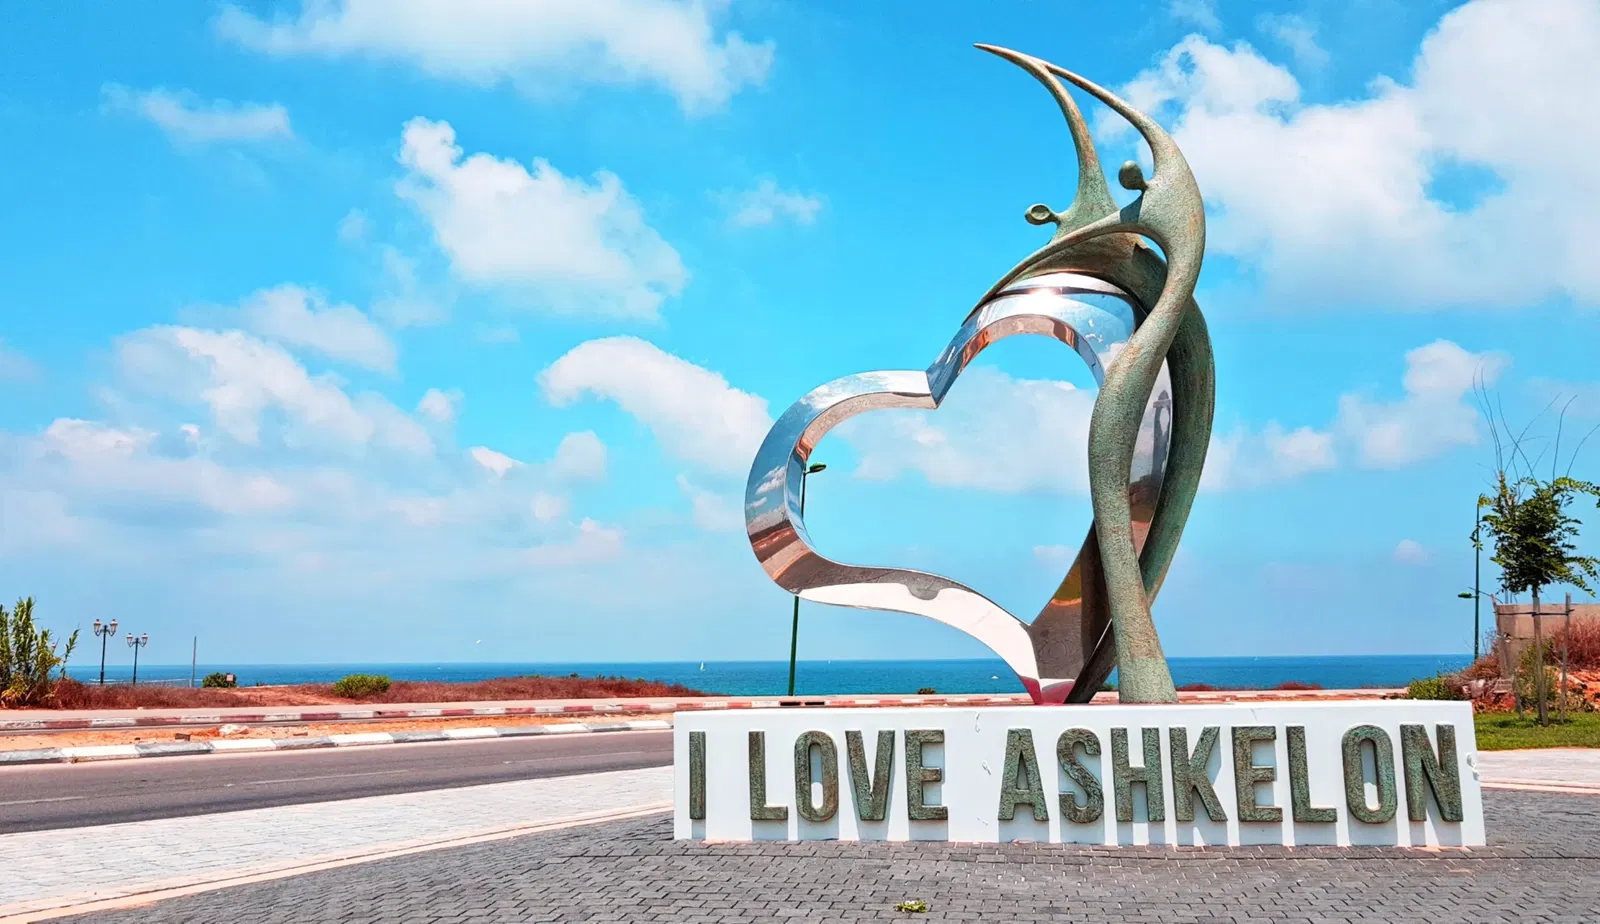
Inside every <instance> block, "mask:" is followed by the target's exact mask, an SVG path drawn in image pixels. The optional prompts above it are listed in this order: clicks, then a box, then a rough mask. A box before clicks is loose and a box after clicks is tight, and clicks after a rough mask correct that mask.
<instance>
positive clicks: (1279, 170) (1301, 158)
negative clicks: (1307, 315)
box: [1106, 0, 1600, 308]
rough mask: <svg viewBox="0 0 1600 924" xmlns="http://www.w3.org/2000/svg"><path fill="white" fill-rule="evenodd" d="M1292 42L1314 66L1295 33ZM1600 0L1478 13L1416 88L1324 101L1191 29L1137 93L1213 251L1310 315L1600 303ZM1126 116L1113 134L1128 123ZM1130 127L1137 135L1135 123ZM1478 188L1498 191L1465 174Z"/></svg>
mask: <svg viewBox="0 0 1600 924" xmlns="http://www.w3.org/2000/svg"><path fill="white" fill-rule="evenodd" d="M1269 25H1270V26H1272V27H1273V29H1274V31H1275V34H1276V37H1277V39H1278V40H1280V41H1284V42H1289V43H1290V44H1291V47H1293V46H1294V45H1295V44H1296V43H1298V44H1299V47H1298V48H1296V49H1295V53H1296V54H1297V55H1299V56H1300V57H1301V58H1302V59H1303V58H1304V57H1305V56H1306V55H1307V54H1308V53H1309V54H1313V55H1314V54H1315V52H1313V51H1312V50H1311V49H1312V46H1311V45H1308V44H1306V39H1307V36H1306V35H1303V34H1301V33H1297V32H1295V31H1294V25H1295V24H1293V23H1288V22H1283V21H1273V22H1272V23H1269ZM1597 46H1600V5H1597V4H1595V3H1593V2H1592V0H1473V2H1470V3H1467V4H1464V5H1462V6H1461V7H1459V8H1457V9H1455V10H1454V11H1452V12H1450V13H1449V14H1447V15H1446V16H1445V17H1444V18H1443V19H1441V20H1440V22H1439V23H1438V25H1437V27H1436V28H1435V29H1434V30H1433V31H1432V32H1431V33H1429V35H1428V36H1427V38H1426V39H1425V40H1424V41H1423V42H1422V45H1421V48H1420V49H1419V50H1418V52H1417V55H1416V58H1415V60H1414V61H1413V63H1412V68H1411V73H1410V75H1409V77H1408V78H1407V79H1405V80H1397V79H1387V78H1380V79H1378V80H1375V81H1374V82H1373V83H1372V85H1371V86H1372V89H1371V90H1370V92H1369V93H1368V94H1367V95H1365V96H1364V97H1362V98H1359V99H1351V100H1343V101H1338V102H1333V103H1327V104H1308V103H1305V102H1304V101H1303V100H1302V99H1301V92H1300V85H1299V82H1298V81H1297V80H1296V79H1295V77H1294V76H1293V75H1292V74H1291V73H1290V72H1289V71H1288V70H1286V69H1285V68H1283V67H1281V66H1279V65H1277V64H1274V63H1272V62H1270V61H1268V60H1267V59H1266V58H1265V57H1263V56H1262V55H1261V54H1260V53H1259V52H1258V51H1257V50H1256V49H1254V48H1252V47H1251V46H1250V45H1249V44H1246V43H1244V42H1238V43H1235V44H1233V45H1229V46H1223V45H1219V44H1215V43H1213V42H1211V41H1209V40H1208V39H1205V38H1203V37H1201V36H1198V35H1192V36H1190V37H1188V38H1186V39H1185V40H1183V41H1182V42H1181V43H1179V44H1178V45H1177V46H1176V47H1174V48H1173V49H1172V50H1171V51H1170V52H1168V53H1167V55H1166V56H1165V57H1164V58H1163V59H1162V60H1161V61H1160V62H1159V63H1158V64H1157V65H1156V66H1155V67H1154V68H1152V69H1150V70H1148V71H1146V72H1145V73H1143V74H1141V75H1140V76H1139V77H1138V78H1137V79H1135V80H1134V81H1133V82H1132V83H1131V84H1129V85H1128V86H1127V87H1126V88H1125V92H1126V93H1127V95H1128V97H1129V99H1130V101H1131V102H1132V103H1133V104H1134V105H1136V106H1139V107H1141V108H1144V109H1146V110H1147V111H1152V112H1155V113H1157V114H1158V115H1160V116H1161V117H1162V118H1163V119H1164V120H1165V121H1166V122H1167V123H1168V124H1169V125H1172V126H1173V131H1174V135H1175V137H1176V139H1177V141H1178V143H1179V144H1180V146H1182V148H1183V150H1184V152H1185V154H1186V155H1187V157H1188V159H1189V161H1190V164H1191V165H1192V166H1193V168H1194V172H1195V176H1196V178H1197V180H1198V181H1199V184H1200V188H1201V189H1202V190H1203V191H1204V193H1205V195H1206V200H1207V203H1208V205H1209V206H1210V207H1211V219H1210V225H1209V229H1208V230H1209V234H1208V239H1207V243H1208V245H1209V247H1210V248H1211V249H1212V250H1213V251H1214V252H1217V253H1223V254H1229V255H1232V256H1235V257H1238V258H1240V259H1242V260H1245V261H1247V262H1248V263H1249V264H1251V265H1253V266H1255V267H1257V268H1258V269H1259V271H1260V274H1261V278H1262V279H1263V281H1264V283H1265V285H1266V287H1267V289H1268V291H1269V294H1271V295H1273V296H1276V297H1278V298H1281V299H1283V300H1285V301H1288V302H1290V303H1299V304H1305V305H1312V304H1335V303H1364V304H1375V305H1381V306H1385V307H1398V308H1407V307H1429V306H1437V305H1470V304H1493V305H1523V304H1529V303H1532V302H1537V301H1539V300H1541V299H1547V298H1570V299H1572V300H1574V301H1577V302H1581V303H1589V304H1593V303H1597V302H1600V263H1597V262H1596V261H1594V260H1592V259H1590V255H1591V254H1593V253H1594V252H1595V251H1596V250H1597V249H1600V227H1597V226H1596V225H1595V224H1594V223H1593V222H1592V221H1590V220H1589V219H1588V216H1589V215H1591V214H1592V213H1593V212H1595V211H1596V209H1597V208H1600V164H1597V163H1595V162H1593V161H1588V160H1583V159H1582V158H1578V159H1574V158H1573V157H1572V156H1571V152H1573V151H1583V150H1589V149H1592V148H1594V147H1595V146H1596V145H1597V144H1600V120H1595V119H1585V118H1582V117H1581V116H1579V114H1580V113H1583V112H1586V111H1589V110H1590V109H1591V108H1592V105H1591V95H1592V94H1591V92H1590V88H1591V87H1594V86H1596V85H1600V56H1596V55H1595V54H1594V53H1593V50H1594V48H1595V47H1597ZM1117 124H1118V123H1116V122H1115V121H1108V122H1107V123H1106V126H1107V127H1108V128H1109V127H1112V126H1113V125H1117ZM1124 131H1126V129H1124ZM1474 174H1479V175H1482V176H1485V177H1487V178H1488V179H1487V181H1483V182H1473V181H1470V180H1468V179H1463V177H1470V176H1472V175H1474Z"/></svg>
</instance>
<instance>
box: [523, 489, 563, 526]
mask: <svg viewBox="0 0 1600 924" xmlns="http://www.w3.org/2000/svg"><path fill="white" fill-rule="evenodd" d="M530 509H531V510H532V511H533V518H534V519H535V520H538V521H539V522H541V523H548V522H550V521H552V520H559V519H561V518H562V517H564V516H566V515H567V513H568V512H570V511H571V510H572V501H571V500H570V499H568V498H567V496H566V495H564V494H547V493H545V492H544V491H536V492H534V495H533V502H532V504H531V506H530Z"/></svg>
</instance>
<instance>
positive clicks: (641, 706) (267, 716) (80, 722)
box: [0, 688, 1405, 734]
mask: <svg viewBox="0 0 1600 924" xmlns="http://www.w3.org/2000/svg"><path fill="white" fill-rule="evenodd" d="M1404 692H1405V691H1404V690H1399V689H1379V688H1373V689H1366V690H1311V691H1295V692H1292V693H1284V692H1280V691H1276V690H1215V691H1211V690H1208V691H1204V692H1185V691H1179V693H1178V698H1179V701H1180V702H1197V703H1210V702H1230V703H1231V702H1240V703H1249V702H1276V701H1280V700H1283V699H1285V698H1290V699H1297V700H1312V701H1316V700H1321V699H1394V698H1396V697H1399V696H1402V695H1403V694H1404ZM1102 695H1103V696H1106V697H1107V700H1106V701H1115V696H1114V695H1107V694H1102ZM1029 702H1031V700H1029V698H1028V697H1027V696H1026V695H1024V694H1021V693H1002V694H982V693H974V694H953V695H949V696H939V695H931V696H817V697H775V698H766V699H725V698H715V699H714V698H705V699H685V700H675V701H656V702H637V701H627V700H611V701H601V702H589V703H551V704H549V705H537V706H462V707H453V708H448V709H447V708H441V707H419V708H415V709H385V708H383V707H381V706H379V707H365V708H359V709H328V708H327V707H318V708H316V709H307V710H304V711H299V710H296V711H288V710H282V709H279V710H275V711H271V712H266V711H263V712H251V713H232V714H229V715H221V714H218V713H214V712H193V713H188V714H185V715H153V716H142V715H141V716H107V717H102V718H72V719H52V718H31V717H30V718H10V717H0V734H3V733H7V732H30V731H84V730H99V729H115V728H173V727H177V728H182V727H186V726H212V725H227V724H230V723H231V724H235V725H267V724H273V723H312V722H349V721H382V720H384V719H454V718H478V717H485V716H503V715H613V714H619V713H640V712H647V713H655V714H661V713H673V712H694V711H699V710H705V709H785V708H790V709H792V708H803V707H815V706H826V707H865V706H1014V705H1026V704H1027V703H1029ZM34 715H38V713H34Z"/></svg>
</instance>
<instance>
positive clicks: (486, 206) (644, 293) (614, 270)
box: [397, 118, 688, 317]
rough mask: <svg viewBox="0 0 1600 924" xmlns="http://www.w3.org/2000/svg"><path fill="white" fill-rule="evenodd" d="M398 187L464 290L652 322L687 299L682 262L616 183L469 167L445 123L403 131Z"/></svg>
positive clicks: (513, 166) (470, 160)
mask: <svg viewBox="0 0 1600 924" xmlns="http://www.w3.org/2000/svg"><path fill="white" fill-rule="evenodd" d="M400 161H401V163H402V164H404V165H405V167H406V176H405V178H404V179H402V180H401V181H400V183H399V185H398V186H397V192H398V193H399V194H400V196H401V197H403V198H405V199H408V200H410V201H411V202H412V203H414V204H415V205H416V206H417V208H418V209H419V210H420V211H421V212H422V214H423V215H424V216H425V217H426V218H427V219H428V221H429V223H430V224H431V225H432V227H433V233H434V238H435V240H437V242H438V244H439V246H440V247H441V248H442V249H443V250H444V251H445V253H446V254H448V255H449V257H450V260H451V265H452V266H453V267H454V269H455V271H456V273H457V274H458V275H459V276H460V277H461V278H462V279H464V280H466V281H468V282H471V283H475V284H479V285H486V286H495V287H501V288H506V289H511V290H515V291H519V292H522V293H524V294H525V295H526V296H527V297H528V298H529V299H531V300H532V301H533V302H535V303H536V304H538V305H541V306H543V307H547V308H550V309H553V310H556V311H563V312H588V313H595V314H601V315H611V316H618V317H654V316H655V314H656V311H657V309H658V308H659V307H660V306H661V303H662V302H663V301H664V300H665V299H667V298H670V297H673V296H676V295H677V294H678V293H679V292H681V291H682V290H683V286H684V284H685V282H687V280H688V273H687V271H685V270H684V268H683V262H682V261H681V260H680V259H679V257H678V252H677V251H676V250H674V249H672V247H671V245H669V244H668V243H667V242H666V241H664V240H662V239H661V235H659V234H657V233H656V232H655V230H654V229H652V228H651V227H650V226H648V225H647V224H645V220H644V213H643V211H642V210H641V209H640V208H639V205H638V203H636V202H635V201H634V200H633V198H632V197H631V196H629V195H628V193H627V191H626V190H624V189H623V188H622V181H621V180H619V179H618V178H617V177H616V176H615V175H613V174H610V173H607V172H604V171H601V172H599V173H597V174H596V175H595V179H594V182H593V183H592V184H591V183H586V182H584V181H583V180H582V179H578V178H569V177H567V176H564V175H563V174H562V173H561V171H559V170H557V169H556V168H555V167H553V166H551V164H550V163H549V162H548V161H546V160H543V159H535V160H534V161H533V171H532V172H531V173H530V172H529V171H528V169H527V168H525V167H523V166H522V165H521V164H520V163H517V162H516V161H514V160H501V159H499V158H496V157H494V156H492V155H489V154H474V155H472V156H470V157H465V158H463V152H462V149H461V148H460V147H459V146H458V145H457V144H456V136H455V130H454V129H453V128H451V127H450V124H449V123H447V122H430V121H428V120H427V119H420V118H419V119H412V120H411V121H410V122H408V123H406V127H405V132H404V136H403V139H402V144H401V151H400Z"/></svg>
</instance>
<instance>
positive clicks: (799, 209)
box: [721, 180, 822, 228]
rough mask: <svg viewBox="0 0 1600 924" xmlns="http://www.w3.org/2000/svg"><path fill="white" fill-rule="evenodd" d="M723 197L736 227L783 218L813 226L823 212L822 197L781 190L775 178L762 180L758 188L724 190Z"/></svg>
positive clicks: (781, 219)
mask: <svg viewBox="0 0 1600 924" xmlns="http://www.w3.org/2000/svg"><path fill="white" fill-rule="evenodd" d="M721 198H722V201H723V203H724V205H726V207H727V209H728V223H729V224H731V225H733V226H734V227H735V228H758V227H764V226H766V225H773V224H778V223H779V222H783V221H792V222H794V223H795V224H798V225H809V224H811V223H812V222H814V221H816V220H817V213H818V212H820V211H822V199H821V197H819V196H815V195H810V194H807V193H802V192H797V191H794V190H786V189H780V188H778V184H777V183H776V182H775V181H773V180H762V181H761V182H760V183H758V184H756V188H755V189H747V190H744V191H743V192H729V193H723V194H722V196H721Z"/></svg>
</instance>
